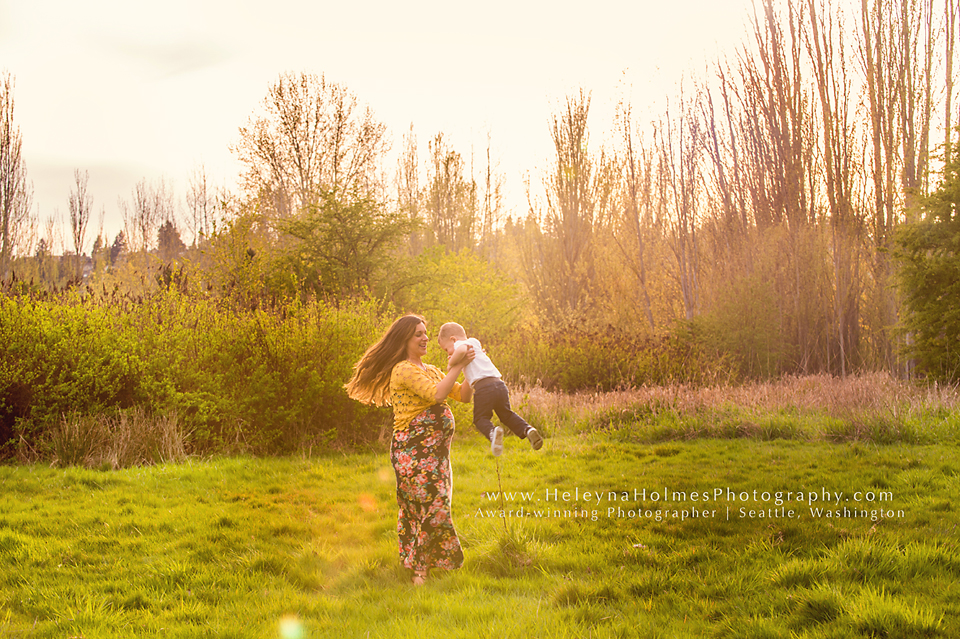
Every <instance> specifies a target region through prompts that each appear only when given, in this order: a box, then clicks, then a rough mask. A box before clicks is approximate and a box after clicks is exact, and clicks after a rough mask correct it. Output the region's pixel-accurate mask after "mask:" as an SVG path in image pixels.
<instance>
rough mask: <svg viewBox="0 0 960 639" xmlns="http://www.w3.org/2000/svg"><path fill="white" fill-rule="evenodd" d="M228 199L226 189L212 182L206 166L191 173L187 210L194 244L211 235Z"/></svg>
mask: <svg viewBox="0 0 960 639" xmlns="http://www.w3.org/2000/svg"><path fill="white" fill-rule="evenodd" d="M227 200H228V196H227V193H226V192H225V189H218V188H216V187H215V186H213V185H212V184H210V179H209V176H208V175H207V170H206V168H205V167H204V166H200V167H199V168H198V169H196V170H195V171H194V172H193V173H192V174H191V175H190V180H189V182H188V183H187V211H188V212H189V218H188V223H189V224H190V229H189V230H190V232H191V233H192V234H193V245H194V246H197V245H199V244H200V241H201V240H202V239H204V238H208V237H210V234H211V233H212V232H213V226H214V224H216V222H217V218H218V216H219V215H221V214H222V213H223V209H224V208H225V207H226V202H227Z"/></svg>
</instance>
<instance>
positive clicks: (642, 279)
mask: <svg viewBox="0 0 960 639" xmlns="http://www.w3.org/2000/svg"><path fill="white" fill-rule="evenodd" d="M618 118H619V120H620V124H621V131H620V133H621V135H622V140H623V144H624V148H623V158H622V161H621V162H619V163H618V164H619V167H620V169H621V171H622V177H621V184H622V185H623V191H624V193H623V195H622V197H621V201H622V209H621V219H620V230H621V232H620V233H614V234H613V237H614V241H615V242H616V243H617V246H618V248H619V249H620V252H621V254H622V255H623V257H624V259H625V260H626V263H627V266H628V267H629V268H630V270H631V271H632V272H633V274H634V276H635V277H636V278H637V282H638V283H639V293H640V300H641V308H642V311H643V315H644V318H646V320H647V324H648V325H649V327H650V330H651V331H653V330H654V329H655V328H656V325H655V323H654V318H653V304H652V303H651V301H650V289H649V285H648V282H647V256H646V246H647V236H648V234H650V233H651V230H652V227H653V214H652V209H653V201H652V200H653V174H654V171H655V165H654V162H653V155H652V152H651V151H650V150H649V149H647V148H645V147H644V144H643V141H642V140H640V139H639V138H636V133H635V131H634V128H633V119H632V110H631V108H630V106H629V105H624V104H622V103H621V104H620V107H619V114H618ZM635 138H636V139H635Z"/></svg>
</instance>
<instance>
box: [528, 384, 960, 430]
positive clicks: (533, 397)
mask: <svg viewBox="0 0 960 639" xmlns="http://www.w3.org/2000/svg"><path fill="white" fill-rule="evenodd" d="M513 403H514V405H515V406H518V407H522V409H523V410H524V411H526V413H527V414H529V415H532V416H533V417H534V419H536V420H537V421H539V422H540V423H541V424H550V425H552V426H553V427H554V428H556V429H557V430H566V429H567V428H573V429H574V430H583V429H584V427H585V425H589V424H591V423H595V422H596V421H597V420H596V418H597V416H610V415H616V414H617V413H622V414H624V415H625V416H626V418H627V419H629V417H630V416H631V415H636V414H638V413H639V414H644V415H654V416H655V415H657V414H660V413H662V412H665V411H669V412H670V413H671V414H673V415H677V416H681V417H683V416H687V417H689V416H696V415H705V414H711V413H717V412H721V411H727V412H730V411H738V412H740V413H743V414H750V415H769V414H795V415H806V416H823V417H828V418H834V419H837V420H844V421H846V422H849V423H852V424H853V427H854V429H856V428H857V427H858V426H857V424H860V423H864V422H871V421H875V420H877V419H883V420H888V421H889V420H893V421H897V422H903V421H905V420H910V419H918V418H921V417H923V416H925V415H931V414H941V415H942V414H945V413H953V412H956V411H957V410H958V408H960V390H958V388H957V387H956V386H943V385H921V384H916V383H913V382H907V381H901V380H897V379H894V378H893V377H891V376H890V375H888V374H884V373H869V374H863V375H859V376H850V377H846V378H836V377H831V376H829V375H814V376H807V377H786V378H783V379H780V380H777V381H772V382H758V383H752V384H744V385H740V386H712V387H704V388H695V387H689V386H681V385H677V386H667V387H644V388H637V389H631V390H624V391H615V392H609V393H581V394H571V395H565V394H562V393H552V392H548V391H545V390H544V389H542V388H530V389H525V390H520V391H517V392H516V393H515V396H514V398H513ZM745 427H747V428H748V429H749V427H750V424H745Z"/></svg>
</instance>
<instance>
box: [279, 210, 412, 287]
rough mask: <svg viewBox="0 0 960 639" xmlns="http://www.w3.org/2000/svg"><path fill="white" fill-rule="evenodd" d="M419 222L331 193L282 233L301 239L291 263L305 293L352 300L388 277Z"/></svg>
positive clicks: (292, 252) (283, 226)
mask: <svg viewBox="0 0 960 639" xmlns="http://www.w3.org/2000/svg"><path fill="white" fill-rule="evenodd" d="M414 225H415V221H414V220H413V219H411V218H410V217H409V216H408V215H406V214H405V213H403V212H400V213H391V212H389V211H388V210H386V208H385V207H384V206H383V205H381V204H379V203H377V202H376V201H374V200H369V199H354V200H351V201H348V202H343V201H341V200H339V199H337V197H336V196H335V194H334V193H332V192H326V193H322V199H321V200H320V202H319V203H318V204H316V205H314V206H311V207H310V209H308V211H307V212H306V213H305V214H304V215H302V216H300V217H298V218H295V219H292V220H288V221H286V222H283V223H282V224H281V229H282V230H283V231H285V232H286V233H288V234H290V235H291V236H293V237H294V238H297V240H299V241H298V242H297V243H296V244H295V245H294V246H292V247H291V248H290V250H289V259H290V261H291V262H292V265H293V268H294V270H295V271H296V272H297V275H298V276H299V278H300V280H301V282H302V286H303V287H304V289H306V290H309V291H312V292H314V293H318V294H324V295H333V296H341V295H351V294H355V293H358V292H359V291H361V290H362V289H363V288H365V287H369V286H371V285H373V284H375V283H377V276H378V275H384V274H388V273H390V271H391V269H392V268H393V262H392V259H391V257H392V255H393V254H394V251H395V249H396V247H397V246H398V244H399V243H400V242H401V241H402V239H403V238H404V237H406V236H407V234H409V233H410V232H411V231H412V230H413V228H414Z"/></svg>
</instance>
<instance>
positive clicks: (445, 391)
mask: <svg viewBox="0 0 960 639" xmlns="http://www.w3.org/2000/svg"><path fill="white" fill-rule="evenodd" d="M476 356H477V354H476V353H475V352H473V346H470V345H467V350H466V353H465V354H464V356H463V357H462V358H461V359H460V361H459V362H458V363H456V364H453V365H452V366H451V367H450V369H449V370H448V371H447V375H446V376H445V377H444V378H443V379H442V380H440V383H439V384H437V393H436V396H435V399H436V400H437V401H438V402H442V401H444V400H446V399H447V396H448V395H450V393H451V392H452V391H453V385H454V384H455V383H456V381H457V378H458V377H460V373H461V372H462V371H463V369H464V367H465V366H466V365H467V364H469V363H470V362H471V361H472V360H473V358H474V357H476ZM464 386H465V387H466V388H468V389H470V390H468V391H467V392H468V393H469V394H468V395H467V399H463V395H462V394H461V395H460V399H461V400H462V401H465V402H466V401H469V398H470V397H472V396H473V389H472V388H470V385H469V384H464V385H463V386H461V387H460V392H461V393H463V388H464Z"/></svg>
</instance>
